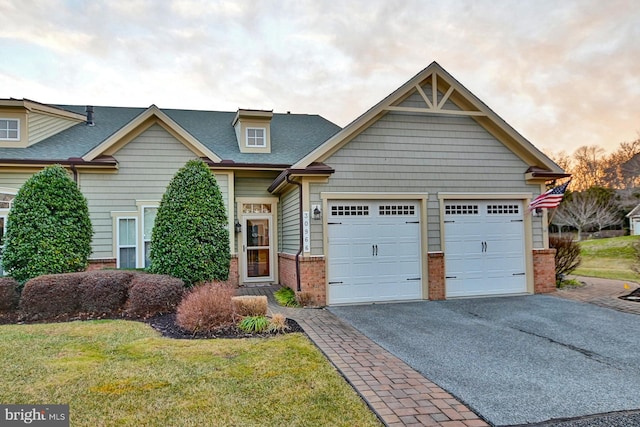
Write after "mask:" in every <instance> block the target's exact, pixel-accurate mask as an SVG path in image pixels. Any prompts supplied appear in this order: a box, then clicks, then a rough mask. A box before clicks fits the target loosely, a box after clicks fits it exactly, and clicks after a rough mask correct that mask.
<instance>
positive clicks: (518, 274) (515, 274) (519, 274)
mask: <svg viewBox="0 0 640 427" xmlns="http://www.w3.org/2000/svg"><path fill="white" fill-rule="evenodd" d="M512 276H524V273H513V274H512Z"/></svg>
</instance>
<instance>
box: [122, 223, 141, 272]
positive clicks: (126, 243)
mask: <svg viewBox="0 0 640 427" xmlns="http://www.w3.org/2000/svg"><path fill="white" fill-rule="evenodd" d="M136 223H137V218H118V268H136V267H137V265H136V253H137V245H136V241H137V234H138V232H137V227H136V226H137V224H136Z"/></svg>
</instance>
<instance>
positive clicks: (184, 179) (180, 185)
mask: <svg viewBox="0 0 640 427" xmlns="http://www.w3.org/2000/svg"><path fill="white" fill-rule="evenodd" d="M230 258H231V255H230V249H229V230H228V226H227V214H226V212H225V208H224V204H223V201H222V193H221V192H220V188H219V187H218V183H217V182H216V179H215V176H214V175H213V173H212V172H211V171H210V170H209V168H208V167H207V165H206V164H205V163H204V162H203V161H202V160H190V161H189V162H187V164H186V165H185V166H184V167H182V168H181V169H180V170H179V171H178V172H177V173H176V175H175V176H174V177H173V179H172V180H171V182H170V183H169V186H168V187H167V191H166V192H165V194H164V195H163V196H162V201H161V202H160V207H159V208H158V214H157V216H156V220H155V223H154V226H153V231H152V234H151V254H150V259H151V266H150V268H149V269H150V271H151V272H153V273H158V274H169V275H171V276H174V277H177V278H180V279H182V280H183V281H184V283H185V285H186V286H189V287H190V286H193V285H196V284H198V283H201V282H206V281H209V280H220V281H224V280H227V278H228V277H229V262H230Z"/></svg>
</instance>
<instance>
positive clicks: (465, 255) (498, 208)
mask: <svg viewBox="0 0 640 427" xmlns="http://www.w3.org/2000/svg"><path fill="white" fill-rule="evenodd" d="M444 236H445V252H444V254H445V268H446V273H445V277H446V296H447V297H461V296H477V295H502V294H516V293H524V292H526V290H527V280H526V274H525V248H524V220H523V208H522V202H520V201H518V200H493V201H478V200H466V201H465V200H462V201H459V200H456V201H448V202H446V203H445V217H444Z"/></svg>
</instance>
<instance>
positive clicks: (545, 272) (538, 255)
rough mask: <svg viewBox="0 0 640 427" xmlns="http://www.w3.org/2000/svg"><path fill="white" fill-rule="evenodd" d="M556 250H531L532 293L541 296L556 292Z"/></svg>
mask: <svg viewBox="0 0 640 427" xmlns="http://www.w3.org/2000/svg"><path fill="white" fill-rule="evenodd" d="M555 255H556V250H555V249H534V250H533V292H534V293H536V294H542V293H547V292H553V291H555V290H556V260H555Z"/></svg>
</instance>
